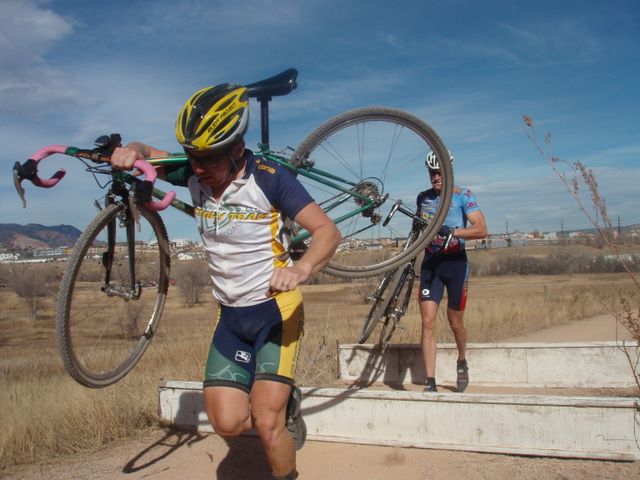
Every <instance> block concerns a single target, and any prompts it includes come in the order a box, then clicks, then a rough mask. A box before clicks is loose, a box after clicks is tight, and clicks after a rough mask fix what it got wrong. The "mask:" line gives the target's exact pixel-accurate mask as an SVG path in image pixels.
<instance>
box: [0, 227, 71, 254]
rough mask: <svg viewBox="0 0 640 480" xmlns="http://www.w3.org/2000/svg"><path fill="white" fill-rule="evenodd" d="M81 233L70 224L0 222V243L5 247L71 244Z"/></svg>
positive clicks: (21, 247) (43, 246)
mask: <svg viewBox="0 0 640 480" xmlns="http://www.w3.org/2000/svg"><path fill="white" fill-rule="evenodd" d="M81 233H82V232H81V231H80V230H78V229H77V228H76V227H74V226H72V225H54V226H46V225H39V224H37V223H30V224H28V225H18V224H17V223H0V245H1V246H2V247H3V248H6V249H12V248H15V249H25V248H54V247H65V246H73V244H74V243H76V240H77V239H78V237H79V236H80V234H81Z"/></svg>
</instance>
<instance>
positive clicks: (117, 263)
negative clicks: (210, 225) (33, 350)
mask: <svg viewBox="0 0 640 480" xmlns="http://www.w3.org/2000/svg"><path fill="white" fill-rule="evenodd" d="M129 213H130V212H129V210H128V209H126V208H125V207H124V206H123V205H120V204H111V205H108V206H107V207H106V208H104V209H103V210H102V211H100V213H99V214H98V215H97V216H96V217H95V218H94V220H93V221H92V222H91V223H90V224H89V226H88V227H87V228H86V229H85V230H84V232H83V233H82V235H81V236H80V238H79V239H78V241H77V243H76V245H75V247H74V249H73V254H72V255H71V257H70V258H69V261H68V264H67V268H66V270H65V273H64V277H63V279H62V282H61V284H60V292H59V295H58V305H57V309H56V336H57V339H58V349H59V351H60V355H61V357H62V361H63V364H64V367H65V370H66V371H67V373H69V375H71V377H72V378H73V379H74V380H76V381H77V382H78V383H80V384H82V385H84V386H87V387H92V388H98V387H106V386H107V385H111V384H113V383H115V382H117V381H118V380H120V379H121V378H123V377H124V376H125V375H126V374H127V373H129V371H130V370H131V369H132V368H133V367H134V366H135V365H136V363H137V362H138V361H139V360H140V358H141V357H142V354H143V353H144V352H145V350H146V348H147V346H148V345H149V342H150V341H151V339H152V337H153V335H154V333H155V331H156V329H157V327H158V322H159V321H160V317H161V315H162V311H163V308H164V303H165V299H166V296H167V289H168V284H169V242H168V240H167V233H166V229H165V226H164V224H163V223H162V219H161V218H160V216H159V215H158V214H157V213H156V212H153V211H150V210H147V209H146V208H144V207H139V213H140V219H139V221H140V233H137V228H136V227H135V225H134V224H133V222H134V220H133V219H132V218H131V217H130V215H129ZM133 232H135V233H133ZM132 235H137V238H135V236H132Z"/></svg>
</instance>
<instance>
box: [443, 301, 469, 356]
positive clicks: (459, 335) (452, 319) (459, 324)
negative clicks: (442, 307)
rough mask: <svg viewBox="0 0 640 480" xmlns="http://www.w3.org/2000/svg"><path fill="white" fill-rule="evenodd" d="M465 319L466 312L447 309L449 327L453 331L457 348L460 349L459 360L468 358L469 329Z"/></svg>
mask: <svg viewBox="0 0 640 480" xmlns="http://www.w3.org/2000/svg"><path fill="white" fill-rule="evenodd" d="M463 317H464V311H460V310H454V309H452V308H449V309H447V318H448V319H449V326H450V327H451V331H452V332H453V336H454V338H455V340H456V346H457V347H458V360H464V359H465V358H466V349H467V329H466V327H465V326H464V322H463Z"/></svg>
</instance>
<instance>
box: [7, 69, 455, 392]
mask: <svg viewBox="0 0 640 480" xmlns="http://www.w3.org/2000/svg"><path fill="white" fill-rule="evenodd" d="M296 85H297V71H296V70H294V69H289V70H286V71H284V72H282V73H281V74H279V75H276V76H274V77H271V78H268V79H265V80H262V81H259V82H255V83H252V84H248V85H246V88H247V94H248V96H249V97H250V98H253V99H256V100H257V101H258V102H259V105H260V110H261V115H260V121H261V133H262V136H261V143H260V144H259V145H258V149H257V152H256V153H257V155H258V156H259V157H260V158H262V159H264V165H265V168H268V165H270V164H272V163H273V164H276V165H280V166H283V167H284V168H286V169H287V170H289V171H291V172H292V173H293V174H294V175H295V176H296V177H297V178H298V180H299V181H300V182H301V183H302V184H303V185H304V187H305V189H306V190H307V191H308V192H309V193H310V194H311V196H312V197H313V198H314V199H315V201H316V203H317V204H318V205H319V206H320V207H321V208H322V210H323V211H324V212H325V213H326V214H327V215H329V216H330V218H331V219H332V221H333V222H334V223H335V224H336V225H337V227H338V228H339V230H340V233H341V236H342V242H341V244H340V246H339V247H338V251H337V253H336V254H335V255H334V256H333V257H332V258H331V259H330V260H329V262H328V264H327V265H326V266H325V268H324V271H325V272H327V273H330V274H331V275H335V276H339V277H344V278H362V277H367V276H373V275H380V274H382V273H384V272H386V271H388V270H391V269H394V268H396V267H398V266H399V265H402V264H404V262H405V261H406V260H407V259H410V258H413V257H415V255H417V253H419V252H420V251H421V250H422V249H423V248H424V245H425V244H426V243H427V242H428V241H430V240H431V239H432V238H433V237H434V236H435V235H436V233H437V229H438V227H439V225H440V224H441V223H442V222H443V220H444V217H445V215H446V211H445V209H444V208H440V209H439V210H438V211H437V212H436V215H435V216H434V218H433V221H432V222H431V223H430V224H429V225H428V226H427V227H426V228H425V229H423V230H422V231H421V232H420V234H419V236H418V238H417V239H416V240H415V241H414V242H413V243H411V245H410V246H409V248H398V247H395V246H394V245H395V242H393V241H392V240H393V239H398V238H404V237H406V236H407V235H408V234H407V233H406V232H408V231H409V229H410V225H411V223H412V221H413V219H414V218H415V212H411V213H410V214H401V215H395V216H394V217H393V218H392V219H391V221H389V222H386V223H385V222H383V221H382V219H385V218H386V217H387V216H388V214H389V212H390V210H391V209H392V208H393V207H394V205H395V204H396V202H397V201H398V200H401V199H405V200H406V199H407V198H410V197H411V196H413V195H415V192H416V191H418V190H419V189H420V178H416V175H415V172H416V171H417V169H419V168H421V165H422V162H423V159H424V155H426V152H429V151H434V152H436V153H437V154H438V155H439V156H441V157H442V158H443V159H445V161H444V162H443V170H442V171H443V189H442V192H443V198H445V199H446V198H450V196H451V190H452V185H453V174H452V170H451V167H450V164H449V162H447V161H446V158H447V157H446V155H448V152H447V150H446V148H445V146H444V144H443V143H442V141H441V140H440V138H439V136H438V135H437V134H436V133H435V131H433V129H432V128H431V127H429V125H427V124H426V123H425V122H424V121H422V120H420V119H418V118H416V117H415V116H413V115H411V114H409V113H407V112H404V111H401V110H398V109H393V108H387V107H366V108H359V109H355V110H351V111H348V112H345V113H343V114H340V115H337V116H336V117H333V118H331V119H330V120H328V121H327V122H325V123H323V124H322V125H320V126H319V127H318V128H316V129H315V130H314V131H313V132H312V133H311V134H310V135H309V136H308V137H307V138H306V139H305V140H303V142H302V143H300V145H299V146H298V147H297V148H296V149H295V150H294V149H289V148H287V149H286V150H285V151H274V150H272V149H271V148H270V145H269V109H268V107H269V102H270V101H271V99H272V98H273V97H279V96H284V95H287V94H289V93H290V92H292V91H293V90H294V89H295V88H296ZM120 143H121V141H120V136H119V135H117V134H114V135H111V136H103V137H101V138H99V139H98V140H97V141H96V146H95V148H87V149H83V148H78V147H72V146H64V145H50V146H47V147H44V148H42V149H40V150H38V151H37V152H36V153H35V154H33V155H32V156H31V157H30V159H29V160H27V161H26V162H24V163H23V164H20V163H18V162H16V165H15V166H14V169H13V175H14V182H15V185H16V189H17V191H18V194H19V195H20V197H21V198H22V201H23V204H24V205H25V206H26V201H25V191H24V189H23V187H22V182H23V181H24V180H29V181H31V182H32V183H33V184H34V185H36V186H38V187H46V188H49V187H52V186H54V185H56V184H57V183H58V182H59V181H60V179H61V178H62V177H63V176H64V172H63V171H62V170H60V171H58V172H56V173H55V174H54V175H53V176H52V177H51V178H41V175H40V173H39V169H40V168H41V167H40V166H41V164H42V161H43V160H44V159H45V158H47V157H49V156H52V155H54V154H64V155H67V156H70V157H74V158H75V159H78V160H80V161H81V162H83V163H84V165H85V166H86V168H87V171H88V172H89V173H91V174H92V175H93V176H94V177H96V179H97V180H98V184H99V185H100V187H101V188H102V189H104V190H106V192H105V194H104V195H103V196H101V197H99V198H98V199H96V200H94V203H95V204H96V206H97V207H98V210H99V212H98V214H97V216H96V217H95V219H94V220H93V221H92V222H90V223H89V225H88V226H87V227H86V228H85V230H84V232H83V234H82V236H81V237H80V238H79V240H78V242H77V244H76V246H75V247H74V249H73V253H72V255H71V257H70V259H69V261H68V262H67V263H68V265H67V269H66V272H65V275H64V278H63V280H62V282H61V285H60V292H59V295H58V305H57V315H56V329H57V337H58V345H59V350H60V352H61V356H62V358H63V363H64V366H65V369H66V370H67V371H68V372H69V374H70V375H71V376H72V377H73V378H74V379H75V380H76V381H78V382H79V383H82V384H83V385H86V386H89V387H104V386H107V385H111V384H113V383H115V382H117V381H118V380H120V379H121V378H123V377H124V376H125V375H126V374H127V373H128V372H129V371H130V370H131V369H132V368H133V367H134V366H135V364H136V363H137V362H138V361H139V359H140V358H141V356H142V355H143V353H144V351H145V350H146V348H147V347H148V345H149V342H150V341H151V339H152V338H153V336H154V334H155V332H156V330H157V328H158V325H159V321H160V318H161V316H162V313H163V309H164V304H165V301H166V295H167V291H168V285H169V275H170V257H171V251H170V242H169V240H168V237H167V232H166V228H165V225H164V222H163V221H162V218H161V216H160V215H159V213H158V211H159V210H160V209H161V208H165V207H167V206H168V207H171V208H175V209H177V210H179V211H181V212H183V213H185V214H187V215H190V216H194V212H195V210H194V207H193V205H190V204H189V203H188V202H184V201H182V200H179V199H177V198H172V197H171V192H170V194H169V195H167V194H166V193H165V192H163V191H162V190H160V189H159V188H158V187H157V186H156V185H154V184H153V183H152V181H153V180H154V177H155V170H156V169H158V168H161V167H164V168H165V169H171V168H184V167H185V165H186V164H187V163H188V160H187V157H186V155H185V154H184V152H181V153H178V154H171V155H161V156H159V157H153V158H145V159H144V160H138V162H139V163H137V164H136V166H137V167H138V166H139V168H140V169H142V171H143V172H144V174H145V177H144V178H145V180H142V177H138V176H134V175H132V174H130V173H129V172H126V171H117V170H113V169H112V168H111V165H110V164H109V163H108V160H109V158H110V156H111V155H112V154H113V151H114V150H115V148H116V147H118V146H119V145H120ZM105 161H107V163H105ZM149 166H151V167H155V168H150V167H149ZM102 178H105V179H106V182H101V181H100V179H102ZM148 180H151V181H148ZM153 198H156V199H160V203H157V202H153V203H151V202H152V199H153ZM78 200H79V201H81V200H82V199H78ZM383 223H384V225H383ZM136 224H137V225H138V227H137V228H136ZM287 225H288V227H289V228H290V231H291V242H290V244H289V248H288V251H283V252H277V254H276V253H274V257H275V256H276V255H277V256H278V257H281V258H282V259H286V257H288V256H295V255H299V254H300V253H301V252H304V251H305V250H306V248H307V244H308V241H309V236H310V234H309V232H308V231H306V230H305V229H304V228H302V227H301V226H300V225H296V224H295V222H293V221H291V220H290V219H288V220H287ZM379 245H385V248H372V247H374V246H379ZM96 259H97V260H96ZM150 265H154V266H153V268H151V267H150ZM143 285H144V288H143ZM150 286H153V287H150ZM113 311H117V312H120V314H119V315H118V317H119V320H118V319H116V318H114V317H115V316H113V315H107V313H106V312H113ZM122 319H127V320H122ZM97 352H102V354H101V355H98V354H97ZM107 352H109V354H107Z"/></svg>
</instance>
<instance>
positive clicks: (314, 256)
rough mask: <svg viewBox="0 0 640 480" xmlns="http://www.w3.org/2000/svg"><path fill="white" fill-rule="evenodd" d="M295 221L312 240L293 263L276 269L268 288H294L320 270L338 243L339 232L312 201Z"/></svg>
mask: <svg viewBox="0 0 640 480" xmlns="http://www.w3.org/2000/svg"><path fill="white" fill-rule="evenodd" d="M294 220H295V222H296V223H297V224H298V225H300V226H302V227H303V228H304V229H306V230H307V231H308V232H309V233H311V243H310V244H309V248H308V249H307V251H306V252H305V253H304V255H303V256H302V258H301V259H300V260H298V261H297V262H296V263H295V264H294V265H293V266H291V267H287V268H276V270H275V271H274V272H273V276H272V277H271V281H270V282H269V287H270V289H271V291H272V292H273V291H282V290H293V289H294V288H296V287H297V286H298V285H299V284H301V283H303V282H306V281H307V279H308V278H309V276H310V275H311V274H312V273H314V272H317V271H319V270H320V269H322V267H324V266H325V265H326V264H327V263H328V262H329V260H331V257H333V254H334V253H335V251H336V249H337V248H338V245H339V244H340V232H339V231H338V228H337V227H336V226H335V224H334V223H333V221H332V220H331V219H330V218H329V217H327V215H326V214H325V213H324V212H323V211H322V209H321V208H320V207H319V206H318V205H317V204H315V203H310V204H309V205H307V206H306V207H304V208H303V209H302V210H300V212H299V213H298V214H297V215H296V218H295V219H294Z"/></svg>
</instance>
